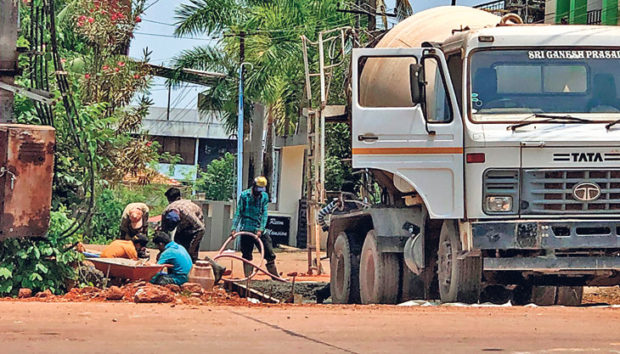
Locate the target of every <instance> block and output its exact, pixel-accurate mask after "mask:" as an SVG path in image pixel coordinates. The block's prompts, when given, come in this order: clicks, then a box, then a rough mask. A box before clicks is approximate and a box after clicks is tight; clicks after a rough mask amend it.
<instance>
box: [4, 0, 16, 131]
mask: <svg viewBox="0 0 620 354" xmlns="http://www.w3.org/2000/svg"><path fill="white" fill-rule="evenodd" d="M18 6H19V2H18V1H15V0H0V81H3V82H5V83H7V84H13V82H14V81H15V79H14V77H15V75H16V72H17V18H18ZM13 97H14V94H13V92H10V91H7V90H1V89H0V123H6V122H12V121H13Z"/></svg>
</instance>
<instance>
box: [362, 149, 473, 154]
mask: <svg viewBox="0 0 620 354" xmlns="http://www.w3.org/2000/svg"><path fill="white" fill-rule="evenodd" d="M462 153H463V148H461V147H419V148H354V149H353V155H434V154H462Z"/></svg>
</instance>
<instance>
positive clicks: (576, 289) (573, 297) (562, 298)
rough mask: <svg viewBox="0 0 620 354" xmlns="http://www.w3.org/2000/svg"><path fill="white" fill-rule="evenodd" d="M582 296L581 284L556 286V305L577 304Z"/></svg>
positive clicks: (579, 303)
mask: <svg viewBox="0 0 620 354" xmlns="http://www.w3.org/2000/svg"><path fill="white" fill-rule="evenodd" d="M582 297H583V286H558V294H557V296H556V299H555V303H556V305H564V306H579V305H581V298H582Z"/></svg>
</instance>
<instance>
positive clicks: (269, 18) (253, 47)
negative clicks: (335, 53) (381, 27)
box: [175, 0, 354, 175]
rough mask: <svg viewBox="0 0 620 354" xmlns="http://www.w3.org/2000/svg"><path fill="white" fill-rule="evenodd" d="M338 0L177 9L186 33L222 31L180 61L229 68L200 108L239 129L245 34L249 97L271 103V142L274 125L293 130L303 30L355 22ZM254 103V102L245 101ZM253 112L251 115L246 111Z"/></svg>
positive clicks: (209, 3)
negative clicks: (239, 74) (240, 71)
mask: <svg viewBox="0 0 620 354" xmlns="http://www.w3.org/2000/svg"><path fill="white" fill-rule="evenodd" d="M337 8H338V1H337V0H309V1H298V0H272V1H265V0H189V3H186V4H183V5H181V6H180V7H179V8H178V10H177V12H176V13H177V20H178V22H177V29H176V31H175V33H176V34H177V35H179V36H183V35H198V34H202V35H208V36H218V37H219V39H218V40H217V43H216V44H214V45H207V46H203V47H197V48H194V49H192V50H189V51H185V52H183V53H181V55H179V56H178V57H177V58H176V60H175V66H176V67H178V68H181V67H186V68H187V67H190V68H195V69H202V70H217V71H222V72H225V73H228V74H229V76H228V78H227V79H222V80H221V81H220V82H219V83H218V84H216V85H214V86H212V87H210V88H208V89H207V91H206V98H207V99H206V100H205V101H204V102H203V105H202V106H201V107H199V108H200V109H205V110H207V109H208V110H217V111H220V112H221V113H222V114H223V117H224V120H225V124H226V127H227V128H228V129H229V130H230V131H231V132H232V131H234V129H235V128H236V125H237V124H236V107H237V105H236V101H237V100H236V96H237V81H236V78H237V74H236V71H237V68H238V64H239V57H240V55H239V53H240V51H239V49H240V38H241V36H242V33H245V36H244V42H245V43H244V44H245V45H244V47H245V59H244V60H245V61H246V62H250V63H252V64H253V68H252V70H249V71H248V72H247V77H246V92H245V93H246V95H245V99H246V100H247V101H248V102H247V103H250V102H260V103H262V104H264V105H265V106H266V112H267V117H266V127H267V132H268V133H267V142H266V145H267V147H268V148H269V149H268V150H270V149H271V148H272V146H273V144H272V141H273V130H274V127H277V128H278V131H279V133H284V134H286V133H288V132H289V131H290V127H291V124H292V123H294V122H296V120H297V118H298V112H299V107H301V106H302V105H303V104H302V102H303V83H304V68H303V59H302V58H303V57H302V51H301V41H300V39H299V38H300V35H302V34H303V35H306V36H307V37H309V38H315V37H316V35H317V33H318V32H319V31H321V30H323V29H327V28H333V27H339V26H343V25H352V24H353V22H354V21H353V20H354V18H353V16H351V15H349V14H343V13H340V12H337V11H336V10H337ZM244 106H245V107H250V104H245V105H244ZM246 117H249V115H246ZM271 156H272V154H271V151H267V152H266V154H265V164H264V166H265V168H266V170H265V171H263V173H264V174H265V175H270V172H271V171H270V168H271V166H272V164H271V163H270V162H271Z"/></svg>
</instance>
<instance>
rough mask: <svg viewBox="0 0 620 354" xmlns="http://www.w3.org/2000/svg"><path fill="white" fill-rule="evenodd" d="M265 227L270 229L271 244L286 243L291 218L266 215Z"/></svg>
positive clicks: (287, 242)
mask: <svg viewBox="0 0 620 354" xmlns="http://www.w3.org/2000/svg"><path fill="white" fill-rule="evenodd" d="M267 229H269V230H271V240H272V241H273V245H274V246H275V245H278V244H280V245H288V244H289V236H290V234H291V218H290V217H288V216H274V215H269V216H268V217H267Z"/></svg>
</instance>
